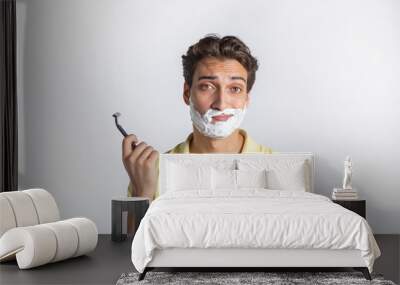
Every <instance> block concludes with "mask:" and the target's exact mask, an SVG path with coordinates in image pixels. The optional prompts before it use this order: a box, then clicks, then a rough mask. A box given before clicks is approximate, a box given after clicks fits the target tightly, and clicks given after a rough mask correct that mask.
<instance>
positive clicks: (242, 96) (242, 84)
mask: <svg viewBox="0 0 400 285" xmlns="http://www.w3.org/2000/svg"><path fill="white" fill-rule="evenodd" d="M189 96H191V97H192V101H193V104H194V107H195V109H196V110H197V111H198V112H199V113H200V114H202V115H203V114H204V113H205V112H206V111H207V110H208V109H215V110H219V111H223V110H225V109H227V108H240V109H243V108H244V107H245V106H246V105H247V104H248V102H249V95H248V93H247V71H246V69H245V68H244V67H243V65H241V64H240V63H239V62H238V61H237V60H235V59H216V58H204V59H202V60H201V61H199V62H198V64H197V67H196V70H195V72H194V75H193V81H192V86H191V87H190V88H189V85H188V84H187V83H185V85H184V95H183V98H184V100H185V103H186V104H187V105H189ZM230 116H231V115H228V116H225V115H220V116H216V117H213V122H216V121H226V120H228V119H229V117H230Z"/></svg>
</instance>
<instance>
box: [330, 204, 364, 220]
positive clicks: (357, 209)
mask: <svg viewBox="0 0 400 285" xmlns="http://www.w3.org/2000/svg"><path fill="white" fill-rule="evenodd" d="M332 202H334V203H336V204H339V205H340V206H342V207H344V208H346V209H348V210H350V211H353V212H354V213H356V214H359V215H360V216H361V217H363V218H364V219H366V213H365V212H366V211H365V209H366V201H365V200H332Z"/></svg>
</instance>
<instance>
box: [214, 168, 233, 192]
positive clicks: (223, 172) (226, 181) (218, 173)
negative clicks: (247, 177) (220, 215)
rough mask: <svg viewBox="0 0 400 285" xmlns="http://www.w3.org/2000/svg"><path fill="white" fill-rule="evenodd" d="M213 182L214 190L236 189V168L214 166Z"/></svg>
mask: <svg viewBox="0 0 400 285" xmlns="http://www.w3.org/2000/svg"><path fill="white" fill-rule="evenodd" d="M212 182H213V183H212V185H213V189H214V190H218V189H229V190H236V170H233V169H216V168H212Z"/></svg>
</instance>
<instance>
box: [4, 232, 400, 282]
mask: <svg viewBox="0 0 400 285" xmlns="http://www.w3.org/2000/svg"><path fill="white" fill-rule="evenodd" d="M375 238H376V240H377V242H378V244H379V247H380V249H381V251H382V256H381V257H380V258H379V259H377V260H376V263H375V267H374V272H377V273H382V274H384V276H385V278H386V279H389V280H392V281H394V282H395V283H399V279H400V276H399V275H400V263H399V260H400V235H376V236H375ZM130 250H131V242H130V241H125V242H121V243H115V242H112V241H111V239H110V236H109V235H100V236H99V243H98V245H97V248H96V250H95V251H93V252H92V253H90V254H88V255H87V256H80V257H77V258H73V259H69V260H64V261H61V262H57V263H51V264H47V265H44V266H41V267H37V268H33V269H28V270H19V269H18V266H17V264H16V262H15V261H12V262H6V263H2V264H0V284H1V285H6V284H115V283H116V281H117V280H118V278H119V276H120V275H121V274H122V273H124V272H129V271H134V267H133V265H132V262H131V259H130Z"/></svg>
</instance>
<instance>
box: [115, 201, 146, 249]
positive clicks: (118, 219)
mask: <svg viewBox="0 0 400 285" xmlns="http://www.w3.org/2000/svg"><path fill="white" fill-rule="evenodd" d="M149 204H150V202H149V198H145V197H115V198H113V199H112V201H111V208H112V210H111V240H112V241H124V240H126V238H127V237H128V236H130V237H133V236H134V235H135V233H136V230H137V228H138V226H139V224H140V221H141V220H142V218H143V217H144V215H145V214H146V211H147V209H148V207H149ZM128 216H132V217H133V222H134V225H132V228H133V232H128Z"/></svg>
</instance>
